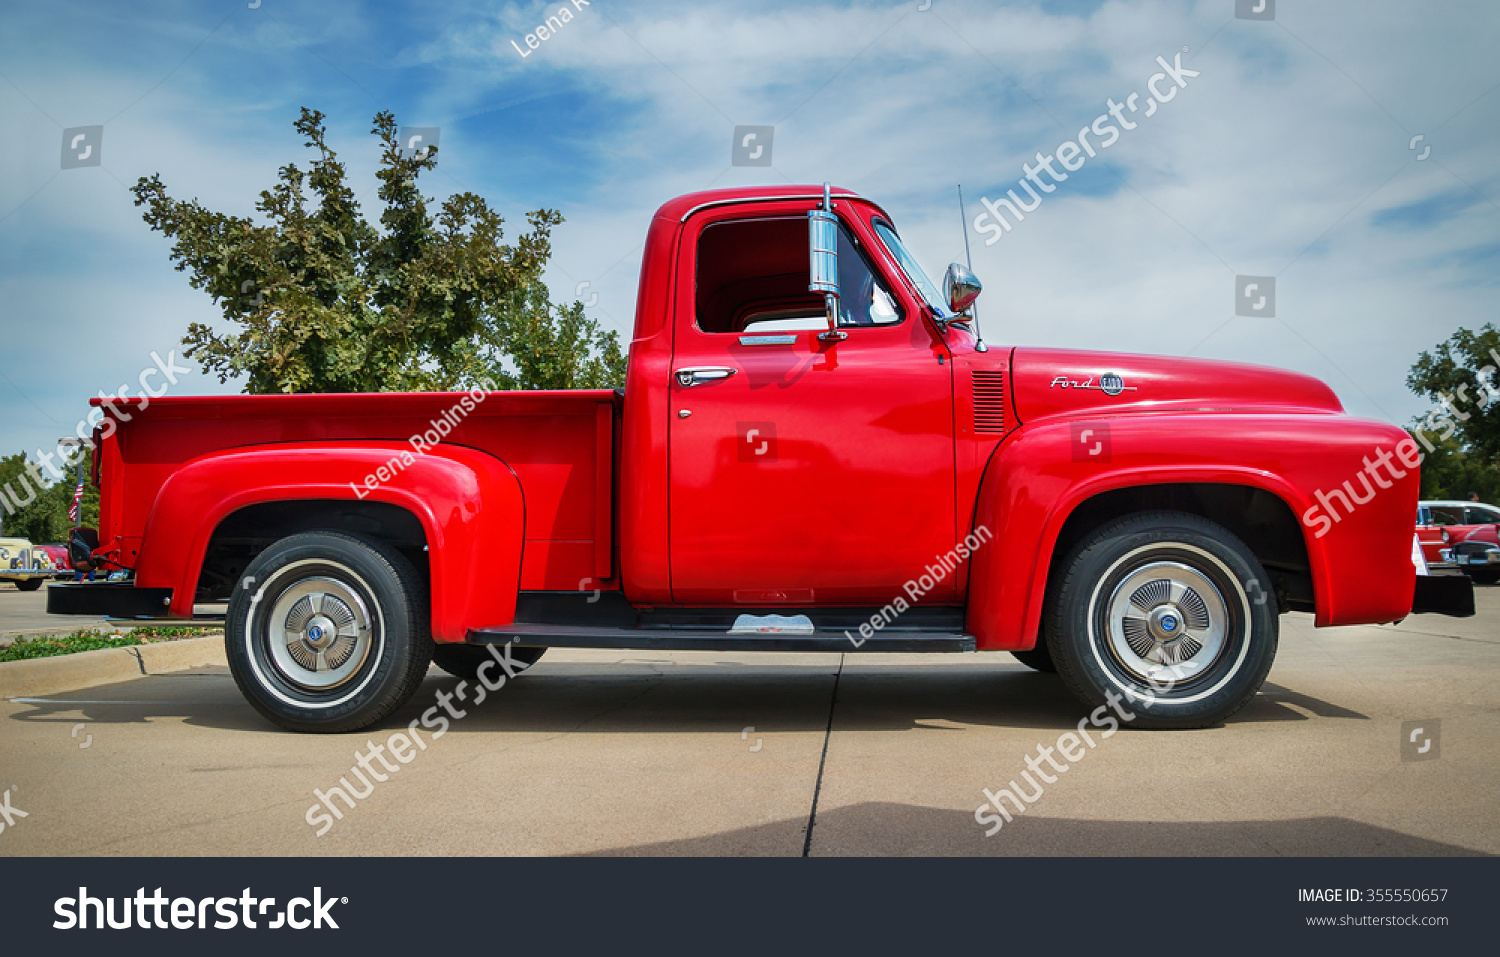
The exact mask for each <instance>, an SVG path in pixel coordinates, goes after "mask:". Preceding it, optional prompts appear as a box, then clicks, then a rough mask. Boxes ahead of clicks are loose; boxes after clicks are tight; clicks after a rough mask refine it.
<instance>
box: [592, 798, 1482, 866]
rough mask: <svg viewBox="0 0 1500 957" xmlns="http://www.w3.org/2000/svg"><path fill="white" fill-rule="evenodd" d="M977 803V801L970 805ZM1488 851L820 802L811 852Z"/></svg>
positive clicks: (1408, 839) (1228, 828) (1336, 821)
mask: <svg viewBox="0 0 1500 957" xmlns="http://www.w3.org/2000/svg"><path fill="white" fill-rule="evenodd" d="M976 804H977V802H976ZM806 825H807V820H806V819H805V818H803V819H798V820H787V821H774V822H772V823H769V824H764V825H760V826H758V827H748V828H741V829H737V830H733V831H725V832H723V833H720V834H710V835H707V836H705V837H693V838H684V839H681V840H673V841H661V842H659V843H651V844H637V845H632V846H627V847H621V848H615V849H610V850H606V851H599V852H595V853H592V854H587V855H581V856H587V857H627V856H640V857H649V856H662V857H699V856H706V857H713V856H720V855H727V856H753V855H768V854H774V853H776V852H775V851H773V850H771V849H774V848H781V849H784V850H782V851H781V853H783V854H785V855H788V856H796V855H799V854H800V853H801V852H802V845H803V840H804V836H805V831H804V828H805V827H806ZM841 855H857V856H862V857H863V856H868V857H902V856H922V857H1009V856H1033V855H1045V856H1049V857H1074V856H1083V857H1088V856H1101V855H1106V856H1120V857H1137V856H1141V857H1162V856H1166V857H1177V856H1226V857H1264V856H1292V857H1325V856H1326V857H1367V856H1374V857H1490V856H1492V855H1489V854H1487V853H1485V852H1483V851H1476V850H1472V849H1470V848H1466V847H1460V846H1458V845H1455V844H1445V843H1443V842H1441V841H1433V840H1429V839H1427V838H1423V837H1416V836H1413V835H1410V834H1403V833H1401V832H1400V831H1393V830H1390V829H1388V828H1384V827H1379V826H1376V825H1373V824H1366V823H1364V822H1361V821H1354V820H1350V819H1349V818H1343V817H1332V816H1329V817H1303V818H1291V819H1288V820H1282V821H1107V820H1076V819H1068V818H1047V817H1029V816H1017V817H1016V818H1015V820H1013V821H1012V822H1011V823H1009V824H1006V825H1004V826H1003V827H1002V828H1001V829H1000V831H999V832H998V833H996V834H995V836H994V837H985V836H984V829H983V828H981V827H980V826H979V825H977V824H975V823H974V817H973V815H972V813H969V812H965V811H953V810H947V809H944V808H933V807H919V806H917V805H912V804H895V803H884V802H867V803H861V804H853V805H849V806H846V807H838V808H830V809H827V810H824V809H822V808H819V810H818V817H817V823H816V825H815V826H814V828H813V839H812V846H811V855H810V856H812V857H835V856H841Z"/></svg>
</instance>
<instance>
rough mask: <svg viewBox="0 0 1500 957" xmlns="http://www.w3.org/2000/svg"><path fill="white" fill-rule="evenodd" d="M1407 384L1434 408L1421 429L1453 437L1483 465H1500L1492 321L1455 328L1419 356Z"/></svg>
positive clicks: (1498, 371) (1497, 348) (1499, 386)
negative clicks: (1442, 339)
mask: <svg viewBox="0 0 1500 957" xmlns="http://www.w3.org/2000/svg"><path fill="white" fill-rule="evenodd" d="M1406 384H1407V386H1408V387H1409V388H1410V389H1411V390H1412V391H1413V392H1415V393H1416V394H1417V395H1421V396H1425V397H1427V398H1428V399H1431V400H1432V401H1433V402H1434V403H1435V404H1436V405H1437V406H1438V408H1436V409H1434V410H1433V411H1432V412H1430V413H1429V414H1428V415H1426V416H1424V417H1423V418H1422V419H1420V420H1418V422H1417V423H1416V424H1417V427H1418V428H1419V429H1421V430H1422V431H1424V432H1427V433H1428V434H1429V435H1431V434H1433V433H1437V434H1440V435H1441V436H1442V437H1443V438H1444V439H1452V438H1456V439H1457V441H1458V444H1459V446H1460V448H1462V449H1463V451H1464V452H1465V453H1466V454H1467V455H1468V456H1471V457H1473V458H1474V459H1475V460H1476V463H1477V464H1478V465H1480V466H1482V467H1485V468H1490V469H1493V468H1495V467H1496V465H1497V464H1500V330H1497V329H1496V328H1495V327H1494V326H1493V325H1492V324H1490V323H1485V324H1484V326H1483V327H1481V328H1480V329H1479V330H1478V331H1477V332H1475V331H1470V330H1468V329H1462V328H1461V329H1459V330H1458V331H1457V332H1455V333H1454V334H1453V335H1451V336H1449V337H1448V338H1447V339H1446V340H1444V341H1443V342H1440V343H1438V344H1437V346H1436V347H1434V348H1433V350H1432V351H1431V352H1423V353H1422V354H1421V355H1420V356H1418V357H1417V361H1416V362H1415V363H1413V364H1412V367H1411V372H1410V373H1409V374H1408V375H1407V377H1406Z"/></svg>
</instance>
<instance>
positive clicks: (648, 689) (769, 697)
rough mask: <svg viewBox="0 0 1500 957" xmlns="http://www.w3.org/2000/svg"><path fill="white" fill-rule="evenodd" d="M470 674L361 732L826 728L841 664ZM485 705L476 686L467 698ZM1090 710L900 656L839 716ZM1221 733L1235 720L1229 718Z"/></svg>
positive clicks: (42, 708) (1064, 724)
mask: <svg viewBox="0 0 1500 957" xmlns="http://www.w3.org/2000/svg"><path fill="white" fill-rule="evenodd" d="M457 685H458V680H457V679H455V678H451V677H449V676H448V675H446V674H444V673H442V672H441V671H439V670H437V669H436V668H434V669H432V670H431V671H430V672H429V673H428V675H427V678H426V680H424V681H423V683H422V685H421V687H420V688H419V689H418V691H417V693H416V695H415V696H414V697H413V698H412V700H411V701H409V702H408V703H407V704H406V705H405V706H403V707H402V708H401V709H399V710H398V711H397V712H396V713H394V714H393V715H391V716H390V717H389V718H387V719H385V720H383V721H381V722H379V723H377V724H376V725H375V726H373V727H371V728H369V729H366V730H365V731H361V732H355V733H356V734H374V733H376V732H377V731H379V730H382V729H391V730H394V729H399V728H401V727H404V726H406V725H408V724H410V723H411V722H412V721H416V720H419V719H420V718H421V717H422V716H423V715H424V714H425V713H427V712H428V711H429V710H430V709H432V708H434V707H435V706H436V705H437V702H438V700H439V699H438V695H439V693H443V694H445V695H447V696H450V704H451V706H452V707H453V708H454V709H456V710H457V711H459V712H461V713H462V714H463V717H462V718H460V719H456V720H452V721H451V726H450V730H449V733H460V734H468V733H494V732H502V733H503V732H517V733H536V732H545V733H594V734H636V733H705V732H708V733H716V734H717V733H723V732H725V731H726V730H733V731H735V732H736V733H737V732H738V731H739V730H740V729H741V728H742V727H744V726H751V725H753V726H754V727H756V728H757V729H759V731H760V733H775V732H821V731H823V730H824V729H825V728H826V727H827V725H828V719H829V704H830V700H829V698H830V694H831V693H832V691H833V688H834V674H833V669H831V668H828V667H823V666H803V665H779V666H775V667H774V668H767V667H764V666H755V667H754V668H753V669H752V668H751V667H749V666H743V665H738V664H736V663H733V662H724V663H714V664H692V665H690V666H674V665H673V664H671V663H670V662H655V663H631V664H619V665H612V664H594V663H589V664H577V663H569V662H558V663H556V664H549V663H548V662H546V661H543V662H541V663H539V664H538V665H537V666H536V667H535V669H534V670H532V671H530V672H528V673H526V674H523V675H522V676H520V677H519V678H518V679H517V680H516V681H515V682H514V683H513V684H510V683H508V686H507V687H504V688H502V689H500V690H499V691H498V692H495V693H491V694H488V695H487V696H486V700H485V701H484V702H483V704H481V705H479V706H477V707H475V706H473V705H472V704H468V705H466V704H465V703H464V702H462V701H458V700H451V696H453V695H454V692H455V689H456V687H457ZM467 697H468V699H469V701H471V702H472V700H473V697H474V695H473V691H472V689H471V690H470V692H469V694H468V695H467ZM17 703H20V704H24V705H26V706H27V710H24V711H20V712H18V713H16V714H14V715H13V716H12V719H13V720H17V721H36V722H42V721H56V722H71V721H77V720H79V718H78V715H79V714H80V713H81V714H82V715H84V719H83V720H86V721H89V722H95V723H99V724H135V723H143V722H146V721H148V720H151V719H158V718H182V719H185V723H186V724H188V725H189V726H199V727H205V728H216V729H220V730H226V731H250V732H257V731H259V732H273V733H285V732H279V731H278V730H277V729H275V728H274V726H273V725H271V724H270V723H269V722H267V721H265V720H264V719H262V718H261V717H260V716H259V715H258V714H257V713H256V712H255V711H254V710H253V709H251V707H250V706H249V705H248V704H247V703H246V702H245V701H244V700H243V699H242V698H241V697H240V695H239V692H238V691H237V690H236V688H235V686H234V683H233V681H232V680H231V679H230V677H229V675H228V674H227V673H226V672H224V671H222V670H216V671H214V672H199V673H193V674H178V675H160V676H148V677H144V678H140V679H136V680H133V681H129V682H124V683H121V684H116V685H106V686H102V687H98V688H91V689H87V690H84V691H76V692H67V693H62V694H56V695H50V696H47V698H46V699H45V700H41V699H23V700H21V701H19V702H17ZM1087 712H1088V709H1086V708H1085V707H1084V706H1083V705H1082V704H1080V703H1079V702H1078V701H1077V700H1076V699H1074V698H1073V696H1072V695H1071V694H1069V693H1068V691H1067V689H1066V688H1065V687H1064V686H1063V683H1062V681H1061V680H1060V679H1058V678H1057V677H1056V676H1055V675H1045V674H1038V673H1036V672H1033V671H1031V670H1029V669H1027V668H1024V667H1022V666H1019V665H1014V666H1012V665H992V664H984V665H978V664H963V665H952V666H946V665H944V666H934V665H927V666H923V667H920V668H905V669H903V668H902V667H900V666H899V665H892V666H881V667H861V668H857V669H854V670H845V671H844V673H843V674H842V675H841V676H840V678H839V680H838V698H837V702H836V706H835V707H834V724H835V727H836V729H837V730H840V731H902V730H918V729H920V730H937V731H946V730H957V728H952V727H945V726H944V723H949V724H956V725H973V726H986V727H1002V728H1034V729H1055V730H1057V731H1064V730H1067V729H1069V728H1072V727H1074V726H1076V725H1077V724H1078V722H1079V720H1080V719H1081V718H1083V717H1084V715H1086V714H1087ZM1315 718H1324V719H1327V718H1332V719H1358V720H1369V719H1368V718H1367V717H1366V716H1365V715H1363V714H1360V713H1359V712H1357V711H1353V710H1350V709H1348V708H1344V707H1342V706H1340V705H1337V704H1334V703H1332V702H1328V701H1324V700H1322V699H1319V698H1314V697H1312V696H1309V695H1305V694H1301V693H1299V692H1297V691H1294V690H1292V689H1289V688H1285V687H1282V686H1280V685H1276V684H1271V683H1267V684H1266V685H1265V688H1264V690H1263V692H1262V693H1261V694H1260V695H1258V696H1257V697H1256V698H1255V699H1254V700H1252V701H1251V702H1250V703H1249V704H1247V705H1246V706H1245V707H1244V708H1243V709H1242V710H1241V711H1240V712H1239V713H1238V714H1236V715H1234V716H1233V717H1231V718H1230V719H1229V720H1228V722H1226V724H1227V725H1231V726H1232V725H1236V724H1246V723H1257V722H1275V721H1308V720H1313V719H1315ZM1218 727H1220V728H1222V727H1224V725H1220V726H1218Z"/></svg>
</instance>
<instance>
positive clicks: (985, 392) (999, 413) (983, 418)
mask: <svg viewBox="0 0 1500 957" xmlns="http://www.w3.org/2000/svg"><path fill="white" fill-rule="evenodd" d="M970 375H972V376H973V384H974V431H975V432H977V433H981V434H983V433H986V432H991V433H993V432H1004V431H1005V373H1003V372H978V371H975V372H971V373H970Z"/></svg>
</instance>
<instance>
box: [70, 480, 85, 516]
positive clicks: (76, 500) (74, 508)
mask: <svg viewBox="0 0 1500 957" xmlns="http://www.w3.org/2000/svg"><path fill="white" fill-rule="evenodd" d="M82 507H83V483H82V482H79V483H78V487H77V488H76V489H74V490H73V504H72V505H71V506H70V507H69V508H68V520H69V521H71V522H77V521H78V513H79V511H80V510H81V509H82Z"/></svg>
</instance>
